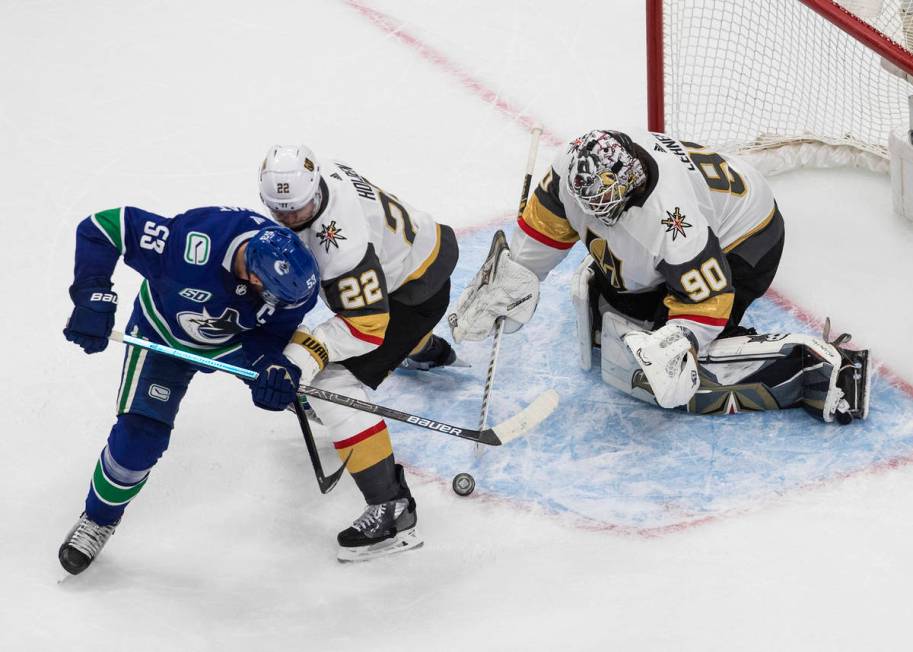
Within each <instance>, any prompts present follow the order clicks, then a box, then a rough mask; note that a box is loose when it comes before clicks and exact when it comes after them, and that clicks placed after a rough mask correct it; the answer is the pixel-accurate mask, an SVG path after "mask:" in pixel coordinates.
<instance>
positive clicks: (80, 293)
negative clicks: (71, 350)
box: [63, 279, 117, 353]
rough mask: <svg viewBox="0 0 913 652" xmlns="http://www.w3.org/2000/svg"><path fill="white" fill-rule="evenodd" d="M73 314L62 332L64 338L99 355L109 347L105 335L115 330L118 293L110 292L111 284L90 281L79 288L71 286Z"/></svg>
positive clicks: (87, 351) (97, 280)
mask: <svg viewBox="0 0 913 652" xmlns="http://www.w3.org/2000/svg"><path fill="white" fill-rule="evenodd" d="M70 298H72V299H73V304H74V306H75V307H74V308H73V312H72V314H71V315H70V318H69V319H68V320H67V325H66V327H65V328H64V329H63V335H64V337H66V338H67V339H68V340H69V341H71V342H75V343H76V344H78V345H79V346H81V347H82V350H83V351H85V352H86V353H98V352H99V351H104V350H105V348H107V346H108V336H109V335H111V329H112V328H114V312H115V311H116V310H117V293H115V292H112V291H111V281H108V280H106V279H89V281H88V282H85V283H84V284H83V285H81V286H77V285H75V284H74V285H71V286H70Z"/></svg>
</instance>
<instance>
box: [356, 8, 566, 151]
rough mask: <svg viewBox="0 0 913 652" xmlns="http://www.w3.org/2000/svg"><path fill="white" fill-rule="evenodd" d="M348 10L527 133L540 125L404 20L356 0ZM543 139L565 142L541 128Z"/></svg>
mask: <svg viewBox="0 0 913 652" xmlns="http://www.w3.org/2000/svg"><path fill="white" fill-rule="evenodd" d="M343 1H344V2H345V3H346V4H347V5H348V6H349V7H351V8H352V9H354V10H355V11H357V12H358V13H360V14H361V15H362V16H364V17H365V18H367V19H368V20H369V21H370V22H371V23H372V24H373V25H374V26H375V27H377V28H378V29H380V30H381V31H383V32H385V33H387V34H389V35H390V36H392V37H394V38H396V39H398V40H399V41H400V42H401V43H403V44H404V45H406V46H407V47H409V48H411V49H412V50H414V51H415V52H416V53H417V54H418V55H419V56H420V57H421V58H422V59H424V60H426V61H428V62H429V63H432V64H434V65H435V66H437V67H438V68H440V69H441V70H443V71H444V72H446V73H447V74H448V75H450V76H451V77H455V78H456V79H457V81H459V82H460V85H462V86H463V87H464V88H465V89H467V90H468V91H470V92H471V93H472V94H473V95H475V96H476V97H478V98H479V99H481V100H482V101H483V102H485V103H486V104H491V105H492V106H494V107H495V108H496V109H497V110H498V111H500V112H501V113H503V114H504V115H506V116H507V117H508V118H510V119H511V120H513V121H514V122H518V123H520V124H521V125H523V126H524V127H525V128H526V130H527V131H529V130H531V129H532V128H533V127H534V126H536V125H537V124H541V122H540V121H538V120H536V119H535V118H533V117H532V116H530V115H528V114H527V113H525V112H524V111H522V110H521V109H519V108H517V107H515V106H514V105H512V104H511V103H510V102H508V101H507V100H505V99H504V98H503V97H500V95H499V93H498V92H497V91H494V90H492V89H490V88H488V86H486V85H485V84H484V83H482V82H480V81H479V80H478V79H475V78H474V77H473V76H472V75H470V74H469V73H468V72H466V71H465V70H464V69H463V68H462V67H460V66H459V65H457V64H456V63H455V62H454V61H453V60H451V59H450V58H449V57H448V56H447V55H445V54H444V53H443V52H441V51H440V50H436V49H435V48H433V47H431V46H430V45H428V44H427V43H425V42H423V41H422V40H420V39H419V38H418V37H416V36H414V35H412V34H410V33H409V32H408V31H407V30H406V29H405V27H404V25H405V23H404V22H403V21H399V20H395V19H393V18H392V17H390V16H388V15H387V14H384V13H382V12H380V11H378V10H377V9H374V8H372V7H368V6H367V5H365V4H363V3H361V2H359V1H358V0H343ZM542 138H543V139H544V140H545V142H547V143H548V144H549V145H553V146H556V147H557V146H558V145H561V144H563V143H564V139H562V138H559V137H558V136H557V135H555V133H553V132H551V131H549V130H547V129H544V128H543V130H542Z"/></svg>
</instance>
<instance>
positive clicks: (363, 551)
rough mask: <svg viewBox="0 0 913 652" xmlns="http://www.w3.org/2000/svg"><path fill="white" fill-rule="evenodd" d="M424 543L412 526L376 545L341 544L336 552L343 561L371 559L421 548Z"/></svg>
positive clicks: (337, 557)
mask: <svg viewBox="0 0 913 652" xmlns="http://www.w3.org/2000/svg"><path fill="white" fill-rule="evenodd" d="M424 543H425V541H424V540H423V539H422V538H421V537H419V535H418V533H417V532H416V531H415V528H412V529H411V530H407V531H406V532H400V533H399V534H397V535H396V536H395V537H393V538H392V539H386V540H385V541H381V542H380V543H375V544H374V545H370V546H364V547H361V548H343V547H341V546H340V548H339V551H338V552H337V553H336V559H338V560H339V561H340V562H343V563H349V562H355V561H369V560H371V559H378V558H379V557H386V556H388V555H395V554H396V553H398V552H405V551H406V550H412V549H414V548H421V547H422V544H424Z"/></svg>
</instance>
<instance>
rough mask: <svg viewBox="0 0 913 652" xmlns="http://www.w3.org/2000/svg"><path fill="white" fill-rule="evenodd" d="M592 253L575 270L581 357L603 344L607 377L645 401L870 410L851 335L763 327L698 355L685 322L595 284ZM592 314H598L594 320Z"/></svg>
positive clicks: (822, 413) (828, 417)
mask: <svg viewBox="0 0 913 652" xmlns="http://www.w3.org/2000/svg"><path fill="white" fill-rule="evenodd" d="M592 262H593V260H592V258H591V257H590V256H587V257H586V258H585V259H584V261H583V262H582V263H581V265H580V266H579V267H578V269H577V271H576V273H575V274H574V278H573V281H572V283H571V294H572V298H573V302H574V308H575V313H576V317H577V339H578V343H579V347H580V358H579V362H580V366H581V368H582V369H589V368H590V367H591V365H592V358H593V355H592V350H593V348H594V345H595V346H599V348H600V362H601V372H602V379H603V380H604V381H605V382H606V383H608V384H609V385H611V386H613V387H615V388H617V389H619V390H621V391H623V392H625V393H626V394H629V395H631V396H634V397H635V398H638V399H640V400H644V401H647V402H651V403H654V402H655V403H657V404H658V405H660V406H662V407H678V408H680V409H683V410H686V411H688V412H691V413H694V414H734V413H738V412H757V411H764V410H783V409H788V408H795V407H803V408H805V409H806V410H807V411H808V412H810V413H811V414H812V415H813V416H815V417H817V418H819V419H821V420H823V421H825V422H828V423H830V422H832V421H835V420H836V421H837V422H838V423H841V424H844V425H845V424H849V423H851V422H852V421H853V419H864V418H865V417H866V416H867V415H868V409H869V380H870V374H871V370H870V368H869V361H868V357H869V354H868V351H853V350H849V349H846V348H844V346H843V345H844V344H846V343H847V342H848V341H849V335H846V334H844V335H841V336H839V337H838V338H836V339H835V340H833V341H832V342H828V341H827V338H828V336H829V333H828V330H829V324H828V326H826V327H825V333H824V337H823V338H817V337H813V336H810V335H803V334H789V333H786V334H755V333H753V332H748V333H747V334H745V335H741V336H738V337H728V338H722V339H719V340H716V341H714V342H712V343H711V344H710V345H709V346H707V347H706V349H705V351H703V352H702V353H701V354H700V356H698V357H695V356H694V349H693V348H692V346H691V343H690V342H689V340H688V338H687V336H686V335H685V334H684V333H682V332H681V331H683V330H684V329H680V328H679V327H677V326H674V325H670V324H667V325H666V326H663V327H662V328H660V329H658V330H657V331H655V332H653V333H650V332H647V331H649V330H650V328H651V326H652V324H650V323H649V322H638V321H636V320H632V319H630V318H629V317H626V316H624V315H621V314H620V313H617V312H615V311H614V310H612V308H611V307H610V306H609V305H608V304H607V302H606V301H605V300H604V299H601V297H600V295H599V293H598V292H597V291H592V288H591V279H592V278H593V270H592V269H591V268H590V265H591V263H592ZM594 318H596V319H598V320H599V321H600V325H599V328H595V327H594Z"/></svg>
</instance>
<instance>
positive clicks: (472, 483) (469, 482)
mask: <svg viewBox="0 0 913 652" xmlns="http://www.w3.org/2000/svg"><path fill="white" fill-rule="evenodd" d="M475 488H476V480H475V478H473V477H472V476H471V475H469V474H468V473H457V474H456V475H455V476H453V491H454V492H455V493H456V494H457V495H459V496H468V495H469V494H471V493H472V492H473V490H474V489H475Z"/></svg>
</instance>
